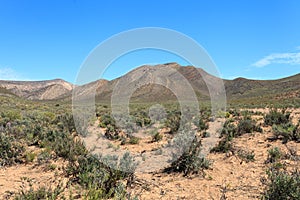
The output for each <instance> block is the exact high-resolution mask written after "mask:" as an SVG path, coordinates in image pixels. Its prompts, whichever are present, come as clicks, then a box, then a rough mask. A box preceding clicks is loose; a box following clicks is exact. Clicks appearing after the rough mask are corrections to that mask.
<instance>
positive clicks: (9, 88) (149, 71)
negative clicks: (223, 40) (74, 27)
mask: <svg viewBox="0 0 300 200" xmlns="http://www.w3.org/2000/svg"><path fill="white" fill-rule="evenodd" d="M170 69H172V70H171V71H173V70H174V71H173V72H174V73H165V74H157V73H158V72H159V73H161V72H164V70H165V71H167V70H170ZM175 72H179V73H180V74H181V75H182V77H179V76H178V74H177V73H175ZM180 79H182V80H183V79H185V80H187V81H188V83H189V84H190V86H191V87H192V89H193V91H194V92H195V94H196V95H197V97H198V99H200V100H209V98H210V92H214V91H218V88H217V87H218V84H216V83H218V82H220V81H223V83H224V87H225V90H226V95H227V99H228V100H235V99H248V98H262V97H267V98H276V99H280V98H282V99H284V98H297V99H299V98H300V74H296V75H294V76H290V77H286V78H282V79H278V80H250V79H245V78H237V79H234V80H222V79H220V78H218V77H215V76H212V75H210V74H209V73H207V72H205V71H204V70H203V69H201V68H195V67H193V66H184V67H183V66H180V65H178V64H177V63H167V64H161V65H155V66H150V65H144V66H141V67H138V68H136V69H134V70H132V71H130V72H128V73H127V74H125V75H124V76H121V77H119V78H117V79H114V80H111V81H108V80H102V79H101V80H98V81H94V82H91V83H88V84H85V85H81V86H74V85H72V84H71V83H68V82H66V81H64V80H61V79H55V80H48V81H0V95H6V96H7V95H10V96H18V97H22V98H25V99H30V100H57V99H69V100H70V99H71V97H72V91H73V88H76V90H75V93H76V95H77V96H78V98H81V99H85V98H91V97H93V95H94V92H95V91H96V100H97V101H105V102H108V101H110V100H111V96H112V94H113V93H114V92H115V94H116V91H117V90H116V88H118V87H122V90H120V91H117V92H121V93H120V94H124V95H130V96H131V99H130V100H131V101H167V100H176V98H177V97H176V96H175V94H174V93H173V92H171V91H170V90H169V89H167V88H166V87H164V86H161V85H159V84H153V83H155V82H156V83H162V84H163V85H168V86H170V87H171V88H176V90H178V91H182V92H184V91H185V90H186V87H185V86H184V85H183V84H182V80H180ZM145 82H148V83H149V84H146V85H145V84H144V83H145ZM151 83H152V84H151ZM208 88H210V89H211V91H209V89H208ZM133 89H134V92H133V93H132V95H131V94H129V92H130V91H131V90H133Z"/></svg>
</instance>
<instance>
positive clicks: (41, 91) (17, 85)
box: [0, 79, 73, 100]
mask: <svg viewBox="0 0 300 200" xmlns="http://www.w3.org/2000/svg"><path fill="white" fill-rule="evenodd" d="M0 88H2V90H0V94H2V95H4V94H11V95H14V96H18V97H22V98H25V99H29V100H53V99H60V98H64V97H65V96H66V95H70V93H71V91H72V89H73V85H72V84H71V83H68V82H66V81H64V80H61V79H55V80H47V81H0Z"/></svg>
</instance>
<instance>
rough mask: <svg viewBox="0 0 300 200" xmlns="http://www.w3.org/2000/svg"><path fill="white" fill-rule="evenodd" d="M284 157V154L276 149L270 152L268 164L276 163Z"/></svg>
mask: <svg viewBox="0 0 300 200" xmlns="http://www.w3.org/2000/svg"><path fill="white" fill-rule="evenodd" d="M281 156H282V153H281V151H280V149H279V148H278V147H274V148H271V149H269V150H268V159H267V163H275V162H277V161H278V160H279V159H280V158H281Z"/></svg>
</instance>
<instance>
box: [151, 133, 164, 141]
mask: <svg viewBox="0 0 300 200" xmlns="http://www.w3.org/2000/svg"><path fill="white" fill-rule="evenodd" d="M162 138H163V136H162V134H160V133H159V132H156V133H155V134H154V135H153V136H152V142H159V141H161V140H162Z"/></svg>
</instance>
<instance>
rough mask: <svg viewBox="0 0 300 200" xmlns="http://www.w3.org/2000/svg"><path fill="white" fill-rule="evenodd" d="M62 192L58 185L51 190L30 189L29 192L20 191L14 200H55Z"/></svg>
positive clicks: (41, 188)
mask: <svg viewBox="0 0 300 200" xmlns="http://www.w3.org/2000/svg"><path fill="white" fill-rule="evenodd" d="M62 192H63V188H62V187H61V186H60V185H59V186H57V187H55V188H54V189H52V188H46V187H39V188H38V189H34V188H33V187H30V189H29V190H25V189H22V190H21V191H19V193H18V194H17V195H16V196H15V198H14V199H15V200H36V199H47V200H56V199H58V196H59V195H60V194H61V193H62Z"/></svg>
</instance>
